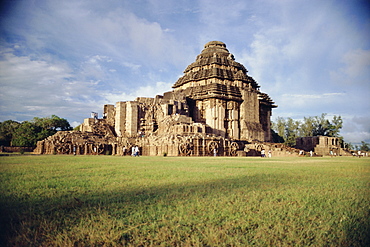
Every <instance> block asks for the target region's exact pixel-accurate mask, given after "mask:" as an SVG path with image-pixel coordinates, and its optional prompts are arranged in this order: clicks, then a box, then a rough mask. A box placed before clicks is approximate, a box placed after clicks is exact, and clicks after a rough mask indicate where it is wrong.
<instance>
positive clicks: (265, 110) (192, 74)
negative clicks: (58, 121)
mask: <svg viewBox="0 0 370 247" xmlns="http://www.w3.org/2000/svg"><path fill="white" fill-rule="evenodd" d="M247 72H248V71H247V70H246V69H245V67H244V66H243V65H242V64H240V63H238V62H236V61H235V59H234V56H233V54H231V53H229V51H228V50H227V49H226V45H225V44H224V43H222V42H220V41H211V42H208V43H207V44H206V45H205V46H204V50H203V51H202V53H201V54H200V55H198V56H197V58H196V61H195V62H194V63H192V64H190V65H189V66H188V67H187V68H186V69H185V71H184V73H185V75H184V76H182V77H181V78H180V79H178V81H177V82H176V83H175V85H174V86H173V88H174V91H175V92H179V91H180V92H183V93H184V94H185V95H186V99H187V103H188V105H189V114H190V116H191V117H192V118H193V120H194V122H200V123H204V124H206V125H208V126H209V127H210V128H211V129H212V133H213V134H215V135H219V136H222V137H225V138H232V139H238V140H248V141H251V140H260V141H267V142H268V141H271V131H270V128H271V126H270V116H271V109H272V108H275V107H276V106H275V105H274V102H272V100H271V99H270V98H269V96H268V95H267V94H264V93H261V92H260V91H259V86H258V84H257V82H256V81H255V80H254V79H253V78H252V77H250V76H248V75H247Z"/></svg>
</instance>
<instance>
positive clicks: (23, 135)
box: [0, 115, 72, 147]
mask: <svg viewBox="0 0 370 247" xmlns="http://www.w3.org/2000/svg"><path fill="white" fill-rule="evenodd" d="M59 130H72V127H71V126H70V124H69V122H68V121H67V120H66V119H64V118H60V117H58V116H56V115H52V116H51V117H45V118H38V117H34V118H33V119H32V120H31V121H24V122H22V123H18V122H16V121H13V120H7V121H4V122H2V123H0V141H1V145H6V146H27V147H32V146H36V143H37V141H40V140H43V139H45V138H46V137H48V136H51V135H54V134H55V133H56V132H57V131H59Z"/></svg>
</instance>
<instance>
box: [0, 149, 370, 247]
mask: <svg viewBox="0 0 370 247" xmlns="http://www.w3.org/2000/svg"><path fill="white" fill-rule="evenodd" d="M0 181H1V195H0V205H1V226H0V227H1V229H2V232H1V238H2V241H3V245H8V246H251V245H254V246H370V239H369V233H370V158H354V157H336V158H330V157H329V158H325V157H324V158H306V157H305V158H271V159H267V158H266V159H262V158H251V157H248V158H246V157H241V158H236V157H215V158H214V157H139V158H133V157H116V156H58V155H56V156H53V155H44V156H9V157H0Z"/></svg>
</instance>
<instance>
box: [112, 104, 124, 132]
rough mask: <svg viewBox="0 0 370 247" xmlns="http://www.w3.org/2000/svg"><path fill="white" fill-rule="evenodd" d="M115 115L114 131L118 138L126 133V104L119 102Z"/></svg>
mask: <svg viewBox="0 0 370 247" xmlns="http://www.w3.org/2000/svg"><path fill="white" fill-rule="evenodd" d="M115 113H116V114H115V124H114V130H115V131H116V134H117V135H118V136H122V135H123V134H124V133H125V124H126V102H117V103H116V112H115Z"/></svg>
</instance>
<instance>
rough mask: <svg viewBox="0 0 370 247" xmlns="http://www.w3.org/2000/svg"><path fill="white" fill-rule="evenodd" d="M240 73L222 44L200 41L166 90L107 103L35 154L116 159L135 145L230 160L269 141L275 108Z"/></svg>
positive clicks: (159, 151)
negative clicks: (252, 145) (191, 59)
mask: <svg viewBox="0 0 370 247" xmlns="http://www.w3.org/2000/svg"><path fill="white" fill-rule="evenodd" d="M247 72H248V71H247V70H246V68H245V67H244V66H243V65H242V64H240V63H238V62H236V61H235V59H234V56H233V55H232V54H231V53H230V52H229V51H228V50H227V48H226V45H225V44H224V43H222V42H220V41H211V42H208V43H207V44H206V45H205V46H204V49H203V50H202V52H201V54H199V55H198V56H197V57H196V60H195V62H193V63H191V64H190V65H189V66H188V67H187V68H186V69H185V71H184V75H183V76H182V77H180V78H179V79H178V80H177V81H176V82H175V83H174V85H173V90H172V91H170V92H165V93H164V94H163V96H162V95H157V96H156V97H154V98H146V97H139V98H137V99H136V100H134V101H126V102H117V103H116V104H115V105H111V104H107V105H105V106H104V114H103V116H104V117H103V119H95V118H88V119H85V120H84V123H83V124H82V125H81V127H80V129H81V132H65V133H62V132H60V133H57V134H56V135H54V136H53V137H50V138H48V139H46V140H44V141H42V142H40V143H39V144H38V147H37V150H36V152H37V153H55V152H57V153H66V154H68V153H71V148H72V149H73V148H74V149H75V151H76V150H77V151H76V152H77V153H78V154H94V153H95V152H94V148H95V149H99V151H97V153H99V154H101V153H102V152H106V153H112V154H117V155H122V154H124V153H125V154H130V152H131V151H130V148H132V147H133V146H135V145H136V146H139V147H140V150H141V152H142V154H144V155H163V153H167V154H168V155H175V156H177V155H192V156H204V155H215V154H216V155H237V153H238V151H240V152H239V153H241V152H244V151H242V150H243V149H244V148H245V146H246V145H247V144H248V143H252V142H254V141H259V142H270V141H271V133H270V125H271V124H270V117H271V111H272V109H273V108H275V107H276V106H275V105H274V102H273V101H272V100H271V99H270V97H269V96H268V95H267V94H265V93H262V92H260V90H259V88H260V86H259V85H258V84H257V82H256V81H255V80H254V79H253V78H252V77H250V76H248V75H247ZM102 150H104V151H102ZM124 150H125V151H124ZM255 153H256V154H258V151H255Z"/></svg>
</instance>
